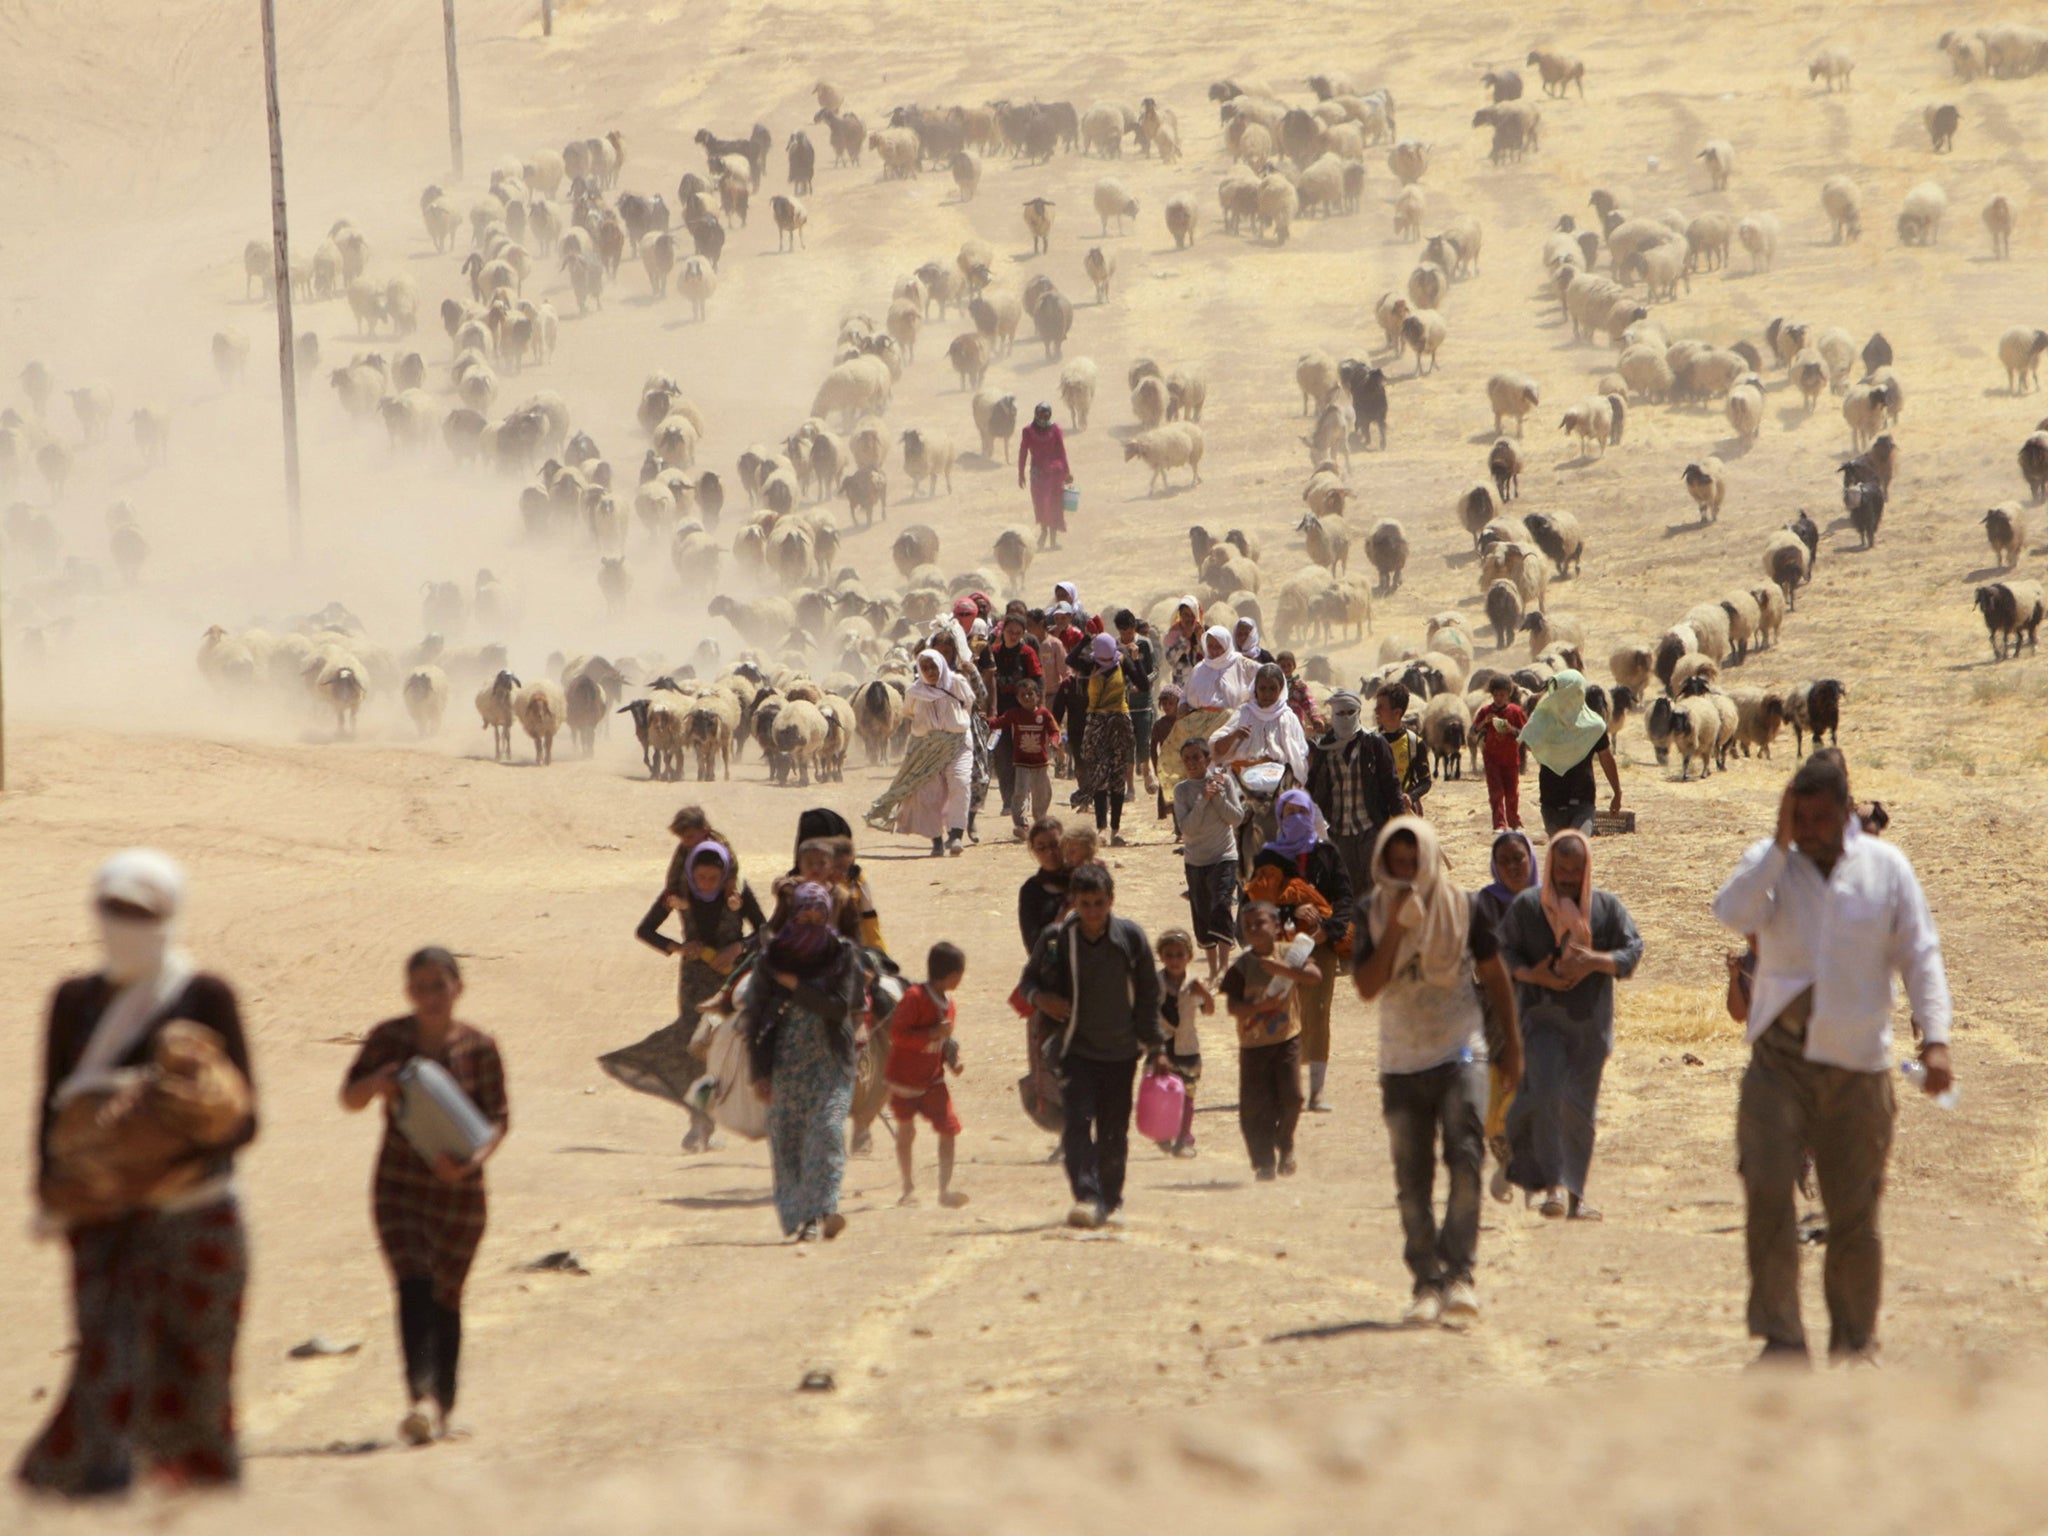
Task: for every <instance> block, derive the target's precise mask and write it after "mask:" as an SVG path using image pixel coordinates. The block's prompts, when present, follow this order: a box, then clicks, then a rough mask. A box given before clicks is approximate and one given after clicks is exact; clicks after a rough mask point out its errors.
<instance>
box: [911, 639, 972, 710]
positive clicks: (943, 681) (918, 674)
mask: <svg viewBox="0 0 2048 1536" xmlns="http://www.w3.org/2000/svg"><path fill="white" fill-rule="evenodd" d="M927 661H929V662H930V663H931V664H932V665H933V666H935V667H937V668H938V669H939V680H938V681H937V682H936V683H928V682H926V681H925V680H924V664H925V663H926V662H927ZM958 680H959V679H958V678H957V676H956V675H955V673H954V671H953V669H952V668H951V667H950V666H948V665H947V664H946V658H945V657H943V656H941V655H940V654H939V653H938V652H937V651H934V650H922V651H919V652H918V653H917V666H916V668H915V674H914V676H913V678H912V680H911V684H910V689H909V694H910V697H911V698H913V699H923V700H925V701H926V702H927V703H932V704H936V703H938V702H940V701H941V700H949V701H951V702H952V703H955V704H958V703H959V702H960V701H961V700H960V690H959V689H958V688H956V687H955V686H954V684H955V683H956V682H958Z"/></svg>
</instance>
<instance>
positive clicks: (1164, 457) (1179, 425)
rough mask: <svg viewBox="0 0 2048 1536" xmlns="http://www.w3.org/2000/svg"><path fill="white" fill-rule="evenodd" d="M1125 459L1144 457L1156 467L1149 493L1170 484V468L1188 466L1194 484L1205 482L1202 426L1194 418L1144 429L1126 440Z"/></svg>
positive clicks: (1150, 464)
mask: <svg viewBox="0 0 2048 1536" xmlns="http://www.w3.org/2000/svg"><path fill="white" fill-rule="evenodd" d="M1124 459H1125V461H1126V462H1129V461H1130V460H1132V459H1143V460H1144V461H1145V463H1146V465H1147V467H1148V468H1150V469H1151V471H1152V478H1151V480H1150V481H1149V482H1148V483H1147V485H1146V494H1147V495H1150V494H1151V493H1152V492H1154V491H1157V490H1163V489H1165V488H1166V487H1167V485H1168V484H1169V481H1168V479H1167V471H1168V470H1170V469H1180V468H1183V467H1185V468H1186V469H1187V471H1188V473H1189V476H1190V480H1189V483H1190V484H1191V485H1200V484H1201V483H1202V429H1201V428H1200V427H1199V426H1197V425H1196V424H1195V423H1194V422H1192V421H1172V422H1168V423H1166V425H1164V426H1159V427H1153V428H1152V429H1151V430H1149V431H1145V432H1140V433H1139V434H1138V435H1137V436H1135V437H1133V438H1131V439H1130V440H1129V441H1128V442H1126V443H1125V444H1124Z"/></svg>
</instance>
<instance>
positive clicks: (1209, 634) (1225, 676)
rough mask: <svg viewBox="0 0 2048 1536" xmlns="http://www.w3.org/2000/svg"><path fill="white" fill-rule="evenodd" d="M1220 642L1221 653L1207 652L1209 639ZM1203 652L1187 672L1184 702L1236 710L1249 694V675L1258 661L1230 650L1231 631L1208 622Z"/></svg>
mask: <svg viewBox="0 0 2048 1536" xmlns="http://www.w3.org/2000/svg"><path fill="white" fill-rule="evenodd" d="M1211 640H1216V641H1219V642H1220V643H1221V644H1222V646H1223V654H1222V655H1221V656H1211V655H1210V654H1209V642H1210V641H1211ZM1201 644H1202V654H1201V659H1200V660H1198V661H1197V662H1196V663H1195V665H1194V667H1193V669H1192V670H1190V671H1189V673H1188V681H1187V701H1188V703H1189V705H1191V706H1192V707H1193V708H1195V709H1235V708H1237V706H1238V705H1240V704H1242V703H1243V702H1244V701H1245V700H1246V699H1248V698H1250V697H1251V693H1252V674H1253V673H1255V672H1257V671H1258V663H1256V662H1254V661H1253V660H1252V659H1251V658H1250V657H1249V656H1240V655H1238V654H1237V652H1235V651H1234V650H1232V649H1231V646H1230V631H1229V630H1227V629H1225V628H1224V627H1223V626H1222V625H1220V624H1216V625H1211V626H1210V628H1209V629H1208V630H1207V631H1206V632H1205V633H1204V634H1203V636H1202V642H1201Z"/></svg>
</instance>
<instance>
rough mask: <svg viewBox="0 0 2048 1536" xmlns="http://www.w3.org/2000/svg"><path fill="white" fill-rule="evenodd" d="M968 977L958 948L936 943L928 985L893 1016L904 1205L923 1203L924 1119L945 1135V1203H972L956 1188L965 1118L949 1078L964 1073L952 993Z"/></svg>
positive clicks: (893, 1101) (891, 1072)
mask: <svg viewBox="0 0 2048 1536" xmlns="http://www.w3.org/2000/svg"><path fill="white" fill-rule="evenodd" d="M966 973H967V956H966V955H965V954H963V953H962V952H961V951H960V949H959V947H958V946H957V945H953V944H947V943H943V942H941V943H938V944H934V945H933V946H932V947H931V953H930V955H929V956H927V957H926V960H925V980H924V983H923V984H922V985H920V986H915V987H912V988H911V989H910V990H909V991H907V992H905V993H904V994H903V1000H902V1001H901V1002H899V1003H898V1004H897V1005H896V1010H895V1012H893V1013H891V1014H890V1015H889V1063H888V1066H887V1067H885V1068H884V1069H883V1076H884V1078H885V1079H886V1080H887V1081H888V1084H889V1111H890V1113H891V1114H893V1115H895V1117H896V1166H897V1168H898V1170H899V1171H901V1173H902V1174H903V1198H902V1199H900V1200H898V1201H897V1202H896V1203H897V1204H898V1205H915V1204H917V1193H916V1187H915V1181H914V1180H913V1178H912V1176H911V1171H910V1154H911V1149H912V1148H913V1147H914V1146H915V1145H916V1142H917V1117H918V1116H919V1115H923V1116H924V1117H925V1119H927V1120H929V1121H930V1122H931V1125H932V1129H933V1130H934V1131H936V1132H937V1133H938V1137H939V1204H941V1205H943V1206H947V1207H957V1206H962V1205H965V1204H966V1203H967V1197H966V1196H965V1195H963V1194H961V1193H960V1192H959V1191H958V1190H956V1189H954V1188H953V1148H954V1143H955V1141H956V1140H957V1138H958V1137H959V1135H960V1117H959V1116H958V1115H956V1114H955V1113H954V1112H953V1095H952V1094H951V1093H950V1092H948V1091H947V1088H946V1074H947V1073H948V1072H951V1073H953V1074H954V1075H955V1076H958V1075H959V1073H960V1048H959V1046H958V1045H957V1044H955V1042H954V1040H953V998H952V993H953V992H954V990H955V989H956V988H958V987H959V985H960V979H961V977H963V976H964V975H966Z"/></svg>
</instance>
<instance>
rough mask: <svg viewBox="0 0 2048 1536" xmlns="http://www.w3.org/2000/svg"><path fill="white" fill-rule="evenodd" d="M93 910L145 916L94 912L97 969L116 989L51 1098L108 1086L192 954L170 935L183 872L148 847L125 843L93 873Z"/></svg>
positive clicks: (174, 992)
mask: <svg viewBox="0 0 2048 1536" xmlns="http://www.w3.org/2000/svg"><path fill="white" fill-rule="evenodd" d="M92 899H93V905H94V907H95V908H97V907H98V906H99V904H100V903H102V902H106V901H118V902H122V903H124V904H125V905H128V906H131V907H139V908H141V909H142V910H143V911H144V912H147V913H149V914H150V915H149V916H148V917H117V916H113V915H111V914H109V913H105V912H100V913H99V914H98V915H99V924H100V947H101V949H102V951H103V953H104V955H105V964H104V965H103V966H102V967H101V975H103V976H104V977H105V978H106V979H107V982H108V983H109V984H110V985H111V986H113V987H114V988H115V989H116V990H115V992H114V995H113V997H112V999H111V1000H109V1002H108V1003H107V1006H106V1009H105V1010H104V1011H103V1012H102V1013H101V1014H100V1016H99V1021H98V1022H97V1023H96V1024H94V1025H93V1031H92V1038H91V1039H89V1040H87V1041H86V1043H85V1049H84V1050H83V1051H82V1052H80V1053H79V1057H78V1065H77V1066H75V1067H73V1068H72V1069H71V1072H70V1075H69V1076H67V1077H66V1078H65V1079H64V1081H63V1082H62V1083H60V1084H59V1085H58V1087H57V1092H56V1095H55V1099H56V1102H57V1103H59V1104H62V1103H64V1102H65V1101H66V1100H68V1099H71V1098H73V1097H75V1096H76V1095H78V1094H80V1093H86V1092H91V1091H93V1090H95V1089H99V1088H104V1087H108V1086H111V1083H112V1074H113V1072H114V1070H115V1068H117V1067H118V1066H119V1065H120V1063H121V1062H122V1061H123V1060H125V1059H126V1058H127V1056H128V1054H129V1052H131V1051H133V1050H134V1049H135V1045H136V1042H137V1041H139V1040H141V1039H142V1037H143V1035H144V1034H145V1033H147V1032H148V1029H149V1026H150V1025H151V1024H153V1023H155V1022H156V1020H157V1019H158V1018H159V1017H161V1016H162V1014H163V1012H164V1010H165V1009H166V1008H168V1007H170V1006H171V1005H172V1004H173V1003H175V1002H176V1001H177V1000H178V998H179V996H180V995H181V994H182V993H183V992H184V990H185V988H186V987H187V986H188V985H189V984H190V983H191V980H192V974H193V965H192V960H191V957H190V956H189V955H187V954H186V953H185V952H184V951H183V950H182V949H179V948H177V947H176V945H175V944H173V942H172V940H173V939H174V938H175V937H176V935H177V922H178V913H179V911H180V909H181V908H182V907H183V906H184V904H185V872H184V871H183V870H182V869H180V868H179V867H178V865H177V863H176V862H175V861H174V860H172V859H170V858H168V857H167V856H165V855H164V854H161V853H158V852H157V851H156V850H155V849H153V848H130V849H127V850H125V851H123V852H121V853H117V854H115V855H114V856H113V857H112V858H111V859H109V860H107V862H106V863H104V864H102V865H101V866H100V870H99V873H98V874H97V875H96V876H95V877H94V878H93V888H92Z"/></svg>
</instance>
